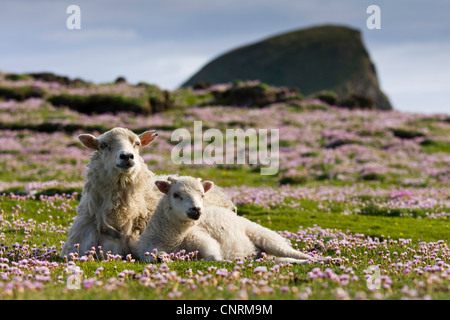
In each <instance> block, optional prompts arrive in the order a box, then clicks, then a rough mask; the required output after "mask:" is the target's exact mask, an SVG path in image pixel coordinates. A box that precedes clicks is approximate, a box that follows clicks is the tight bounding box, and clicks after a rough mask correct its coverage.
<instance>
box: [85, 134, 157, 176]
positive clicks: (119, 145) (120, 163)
mask: <svg viewBox="0 0 450 320" xmlns="http://www.w3.org/2000/svg"><path fill="white" fill-rule="evenodd" d="M157 136H158V134H157V133H155V130H151V131H146V132H144V133H142V134H140V135H136V134H135V133H133V132H132V131H130V130H128V129H125V128H114V129H111V130H109V131H107V132H105V133H103V134H102V135H100V136H99V137H95V136H93V135H91V134H81V135H79V136H78V139H80V141H81V142H82V143H83V144H84V145H85V146H86V147H88V148H89V149H92V150H96V151H97V152H98V154H99V156H100V157H101V159H102V162H103V163H104V165H105V167H106V168H108V169H110V170H117V171H118V172H119V173H131V172H133V171H135V170H139V169H140V165H141V163H140V161H137V159H138V157H139V149H140V148H142V147H145V146H148V145H149V144H150V143H151V142H152V141H153V140H155V139H156V137H157Z"/></svg>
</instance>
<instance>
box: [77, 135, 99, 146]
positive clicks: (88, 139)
mask: <svg viewBox="0 0 450 320" xmlns="http://www.w3.org/2000/svg"><path fill="white" fill-rule="evenodd" d="M78 139H79V140H80V141H81V143H82V144H84V145H85V146H86V147H88V148H89V149H92V150H98V140H97V138H96V137H94V136H93V135H92V134H89V133H84V134H80V135H79V136H78Z"/></svg>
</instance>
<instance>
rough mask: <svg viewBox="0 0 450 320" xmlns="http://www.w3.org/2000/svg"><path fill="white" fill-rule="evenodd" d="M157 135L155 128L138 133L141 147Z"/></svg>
mask: <svg viewBox="0 0 450 320" xmlns="http://www.w3.org/2000/svg"><path fill="white" fill-rule="evenodd" d="M157 137H158V134H157V133H156V130H150V131H145V132H144V133H141V134H140V135H139V139H140V140H141V148H142V147H146V146H148V145H149V144H150V143H152V142H153V141H154V140H155V139H156V138H157Z"/></svg>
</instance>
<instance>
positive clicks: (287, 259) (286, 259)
mask: <svg viewBox="0 0 450 320" xmlns="http://www.w3.org/2000/svg"><path fill="white" fill-rule="evenodd" d="M275 262H278V263H280V262H282V263H292V264H308V260H304V259H303V260H299V259H294V258H280V257H275Z"/></svg>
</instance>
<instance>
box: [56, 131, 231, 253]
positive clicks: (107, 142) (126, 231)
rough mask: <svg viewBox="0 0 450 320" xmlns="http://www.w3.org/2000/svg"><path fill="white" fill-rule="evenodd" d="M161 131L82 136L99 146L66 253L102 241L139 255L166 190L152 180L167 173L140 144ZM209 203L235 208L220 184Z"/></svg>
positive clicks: (104, 246)
mask: <svg viewBox="0 0 450 320" xmlns="http://www.w3.org/2000/svg"><path fill="white" fill-rule="evenodd" d="M157 136H158V135H157V134H156V133H155V131H154V130H151V131H146V132H144V133H142V134H140V135H136V134H135V133H133V132H132V131H130V130H128V129H125V128H114V129H112V130H110V131H108V132H105V133H103V134H102V135H100V136H99V137H95V136H93V135H90V134H81V135H80V136H79V137H78V138H79V140H80V141H81V142H82V143H83V144H84V145H85V146H86V147H88V148H89V149H91V150H94V151H93V153H92V154H91V157H90V162H89V164H88V171H87V174H86V182H85V185H84V187H83V191H82V195H81V200H80V203H79V205H78V208H77V216H76V218H75V221H74V222H73V224H72V226H71V228H70V230H69V234H68V239H67V241H66V242H65V244H64V246H63V248H62V251H61V256H62V257H64V256H68V255H69V254H70V253H75V252H77V251H78V252H79V253H80V254H84V253H85V252H86V251H88V250H91V248H92V247H94V248H95V249H97V248H98V246H101V248H102V251H103V252H108V251H111V253H112V254H119V255H122V256H125V255H126V254H130V253H131V254H134V249H135V246H136V245H137V240H138V238H139V236H140V235H141V233H142V232H143V231H144V229H145V227H146V225H147V221H148V219H149V217H150V215H151V214H152V213H153V212H154V211H155V208H156V206H157V204H158V202H159V199H160V198H161V196H162V195H163V194H162V193H161V192H160V191H159V190H158V189H157V188H156V186H155V184H154V183H153V182H152V181H154V179H156V178H157V179H159V180H161V179H162V180H165V179H167V177H168V176H167V175H163V176H156V175H155V174H154V173H153V172H151V171H150V170H149V169H148V167H147V165H146V164H145V163H144V160H143V159H142V158H141V157H140V155H139V149H140V148H143V147H146V146H148V145H150V144H151V143H152V142H153V141H154V140H155V139H156V137H157ZM207 202H209V203H210V204H217V205H219V206H225V207H229V208H234V204H233V203H232V202H231V201H230V200H229V199H228V198H227V197H226V195H225V194H224V193H223V192H222V190H221V189H220V188H215V190H214V192H212V193H211V196H210V197H208V200H207ZM76 244H78V246H79V247H78V248H76V247H75V245H76Z"/></svg>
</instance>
